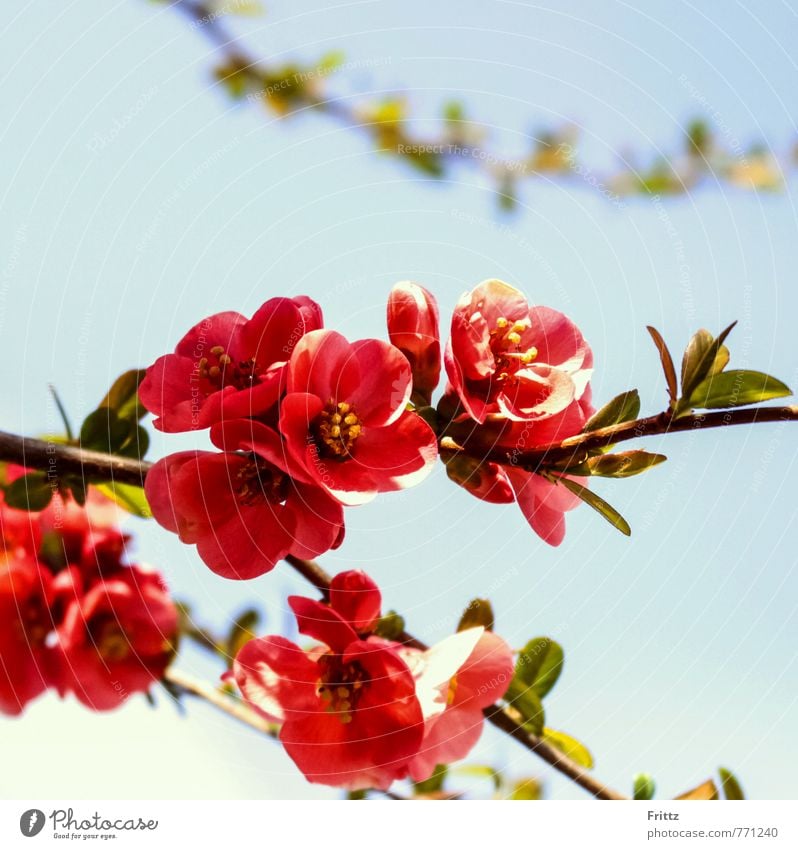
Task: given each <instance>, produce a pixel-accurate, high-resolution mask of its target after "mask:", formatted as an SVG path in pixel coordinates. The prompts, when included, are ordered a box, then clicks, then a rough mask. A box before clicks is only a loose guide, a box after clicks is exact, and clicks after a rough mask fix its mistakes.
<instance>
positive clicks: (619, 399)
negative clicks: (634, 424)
mask: <svg viewBox="0 0 798 849" xmlns="http://www.w3.org/2000/svg"><path fill="white" fill-rule="evenodd" d="M639 414H640V395H639V393H638V391H637V390H636V389H630V390H629V391H628V392H621V394H620V395H616V396H615V397H614V398H613V399H612V401H610V402H609V403H607V404H605V405H604V406H603V407H602V408H601V409H600V410H599V411H598V412H596V413H593V415H592V416H591V417H590V418H589V419H588V420H587V424H586V425H585V426H584V427H583V428H582V433H587V432H588V431H591V430H600V429H601V428H603V427H612V426H613V425H617V424H621V423H622V422H630V421H632V420H633V419H636V418H637V417H638V415H639Z"/></svg>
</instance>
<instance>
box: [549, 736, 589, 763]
mask: <svg viewBox="0 0 798 849" xmlns="http://www.w3.org/2000/svg"><path fill="white" fill-rule="evenodd" d="M543 739H544V740H545V741H546V742H547V743H551V745H552V746H554V748H555V749H559V750H560V751H561V752H562V753H563V754H564V755H566V756H567V757H569V758H570V759H571V760H572V761H576V763H578V764H579V766H583V767H584V768H585V769H593V755H592V754H591V753H590V749H588V747H587V746H586V745H585V744H584V743H581V742H580V741H579V740H577V739H576V738H575V737H571V735H570V734H566V733H565V732H564V731H555V730H554V729H553V728H544V729H543Z"/></svg>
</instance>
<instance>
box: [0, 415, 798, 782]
mask: <svg viewBox="0 0 798 849" xmlns="http://www.w3.org/2000/svg"><path fill="white" fill-rule="evenodd" d="M778 421H798V407H795V406H789V407H759V408H754V409H741V410H727V411H721V412H716V413H706V414H703V415H702V414H693V415H689V416H683V417H681V418H679V419H676V420H672V419H671V417H670V416H669V415H668V414H667V413H660V414H658V415H656V416H649V417H648V418H644V419H637V420H636V421H632V422H625V423H623V424H620V425H614V426H613V427H609V428H602V429H601V430H596V431H592V432H589V433H584V434H579V435H578V436H573V437H570V438H569V439H566V440H564V441H563V442H560V443H556V444H553V445H548V446H543V447H541V448H538V449H536V450H535V451H530V452H516V453H513V452H508V451H507V450H506V449H505V450H502V451H499V450H497V449H492V450H491V451H489V452H487V453H483V454H482V455H481V459H489V460H491V461H493V462H498V463H505V464H506V463H512V464H515V465H524V466H529V467H535V468H536V467H537V466H538V465H539V464H540V463H542V462H543V461H546V462H553V461H555V460H556V461H560V460H567V459H570V458H573V457H575V456H577V455H578V454H579V453H580V452H582V453H583V452H584V451H585V450H587V449H588V448H598V447H603V446H606V445H612V444H614V443H617V442H623V441H626V440H629V439H635V438H637V437H639V436H656V435H661V434H665V433H675V432H683V431H689V430H697V429H704V428H715V427H726V426H728V425H738V424H754V423H757V422H778ZM0 460H4V461H10V462H14V463H20V464H21V465H24V466H27V467H29V468H37V469H41V470H43V471H46V472H47V474H48V479H49V480H51V481H53V482H57V481H58V479H59V477H60V476H63V475H77V476H80V477H82V478H84V479H89V480H92V479H99V480H101V481H102V480H111V481H116V482H119V483H129V484H136V485H139V486H140V485H142V484H143V482H144V479H145V477H146V475H147V472H148V470H149V469H150V468H151V465H152V464H151V463H147V462H144V461H139V460H132V459H126V458H122V457H115V456H112V455H108V454H101V453H99V452H96V451H85V450H83V449H81V448H77V447H75V446H69V445H63V444H61V443H56V442H48V441H46V440H41V439H28V438H26V437H22V436H17V435H15V434H10V433H3V432H0ZM285 560H286V562H287V563H288V564H289V565H290V566H291V568H293V569H294V570H296V571H297V572H298V573H299V574H300V575H301V576H302V577H303V578H305V580H306V581H308V582H309V583H310V584H312V585H313V586H314V587H315V588H316V589H317V590H319V592H321V594H322V596H324V597H325V598H326V597H327V596H328V594H329V588H330V580H331V579H330V576H329V575H328V574H327V573H326V572H325V571H324V569H322V568H321V566H319V564H318V563H315V562H314V561H312V560H302V559H300V558H298V557H294V556H292V555H288V556H287V557H286V558H285ZM399 639H400V641H402V642H404V643H406V644H407V645H412V646H413V647H415V648H418V649H420V650H424V649H426V648H427V646H426V645H425V644H424V643H423V642H422V641H421V640H418V639H416V638H415V637H413V636H412V635H411V634H408V633H406V632H404V633H403V634H402V635H400V637H399ZM167 677H168V679H169V680H170V681H172V683H174V684H176V685H177V686H178V687H181V688H183V689H185V690H187V691H190V692H192V693H193V694H194V695H197V696H199V697H201V698H203V699H205V700H206V701H208V702H210V703H211V704H214V705H215V706H216V707H218V708H219V709H221V710H224V711H225V712H227V713H229V714H230V715H231V716H234V717H235V718H237V719H239V720H240V721H242V722H246V723H247V724H248V725H250V726H252V727H253V728H256V729H258V730H261V731H264V732H265V733H268V734H272V735H273V734H274V729H273V727H272V726H271V725H270V724H269V723H267V722H266V721H265V720H264V719H263V718H262V717H261V716H260V714H257V713H256V712H254V711H252V710H251V709H250V708H248V707H247V706H246V705H245V704H244V703H239V702H235V701H233V700H232V699H230V698H228V697H226V696H224V694H222V693H220V692H219V691H218V690H216V689H215V688H213V687H210V686H208V685H205V684H202V683H200V682H196V681H193V680H192V679H190V678H189V677H188V676H185V675H184V674H183V673H180V672H178V671H177V670H169V671H168V673H167ZM485 717H486V718H487V720H488V721H489V722H490V723H491V724H492V725H494V726H495V727H496V728H498V729H500V730H501V731H503V732H504V733H506V734H508V735H510V736H511V737H513V738H514V739H515V740H517V741H518V742H519V743H520V744H521V745H522V746H524V747H525V748H527V749H529V751H531V752H534V753H535V754H536V755H538V756H539V757H540V758H542V759H543V760H544V761H546V763H548V764H550V765H551V766H552V767H554V768H555V769H556V770H557V771H558V772H560V773H562V774H563V775H565V776H566V777H567V778H569V779H570V780H571V781H573V782H574V783H575V784H577V785H579V786H580V787H582V788H583V789H584V790H587V791H588V792H589V793H591V794H592V795H593V796H595V797H596V798H598V799H624V798H626V797H625V796H623V795H622V794H620V793H618V792H617V791H616V790H613V789H612V788H610V787H607V786H606V785H604V784H602V783H601V782H600V781H598V780H597V779H595V778H594V777H593V776H592V775H591V774H590V773H589V772H587V771H586V770H585V769H583V768H582V767H581V766H580V765H579V764H577V763H576V762H575V761H573V760H571V759H570V758H569V757H567V756H566V755H564V754H563V753H562V752H560V751H559V750H558V749H556V748H555V747H554V746H551V745H550V744H549V743H547V742H546V741H545V740H543V739H542V738H540V737H537V736H536V735H533V734H529V733H528V732H526V731H525V730H524V729H523V727H522V726H521V725H520V723H519V722H517V721H516V719H515V718H514V717H513V715H512V709H511V708H505V707H503V706H502V705H498V704H496V705H492V706H491V707H489V708H486V709H485Z"/></svg>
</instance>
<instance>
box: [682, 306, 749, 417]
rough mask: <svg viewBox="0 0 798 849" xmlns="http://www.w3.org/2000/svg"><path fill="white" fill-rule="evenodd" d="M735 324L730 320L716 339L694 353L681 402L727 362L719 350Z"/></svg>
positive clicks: (683, 385) (683, 386)
mask: <svg viewBox="0 0 798 849" xmlns="http://www.w3.org/2000/svg"><path fill="white" fill-rule="evenodd" d="M735 324H737V322H736V321H734V322H732V323H731V324H730V325H729V326H728V327H727V328H726V329H725V330H722V331H721V333H720V335H719V336H718V338H717V339H713V340H712V343H711V344H710V345H709V346H708V347H707V348H705V349H702V350H701V351H699V352H697V353H696V357H695V364H694V365H692V364H691V365H692V367H691V371H690V375H689V379H687V380H685V381H684V383H683V384H682V402H685V399H687V398H690V397H691V396H692V394H693V392H694V391H695V389H696V387H697V386H698V384H699V383H701V382H702V381H703V380H705V379H706V378H707V377H710V376H711V375H713V374H715V373H719V372H720V371H721V370H722V369H723V368H724V367H725V363H727V362H728V357H725V356H724V355H723V354H720V352H721V349H722V348H723V343H724V342H725V341H726V337H727V336H728V335H729V334H730V333H731V332H732V330H733V329H734V325H735ZM705 341H706V340H704V341H703V342H702V343H701V344H702V345H703V344H704V343H705ZM719 355H720V356H721V361H720V368H718V365H719V362H718V356H719ZM724 359H725V362H724ZM682 406H683V403H680V404H679V407H680V408H681V407H682Z"/></svg>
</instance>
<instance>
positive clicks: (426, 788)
mask: <svg viewBox="0 0 798 849" xmlns="http://www.w3.org/2000/svg"><path fill="white" fill-rule="evenodd" d="M448 771H449V768H448V767H447V766H446V764H438V765H437V766H436V767H435V769H434V770H433V772H432V775H431V776H430V777H429V778H426V779H425V780H424V781H414V782H413V791H414V792H413V795H414V796H426V795H427V794H428V793H440V791H441V790H443V785H444V782H445V781H446V775H447V773H448Z"/></svg>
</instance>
